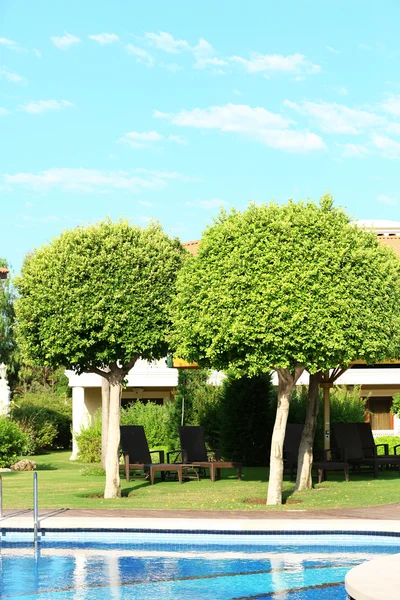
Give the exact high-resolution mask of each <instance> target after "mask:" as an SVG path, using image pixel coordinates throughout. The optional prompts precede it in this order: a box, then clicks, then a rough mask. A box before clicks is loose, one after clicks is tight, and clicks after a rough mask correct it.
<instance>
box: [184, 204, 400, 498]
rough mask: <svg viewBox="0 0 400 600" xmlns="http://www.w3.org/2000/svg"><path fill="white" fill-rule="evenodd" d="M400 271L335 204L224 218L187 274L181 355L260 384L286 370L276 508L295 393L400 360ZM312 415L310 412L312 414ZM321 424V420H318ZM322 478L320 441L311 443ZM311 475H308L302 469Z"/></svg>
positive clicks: (274, 476) (281, 377)
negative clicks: (300, 386)
mask: <svg viewBox="0 0 400 600" xmlns="http://www.w3.org/2000/svg"><path fill="white" fill-rule="evenodd" d="M399 281H400V262H399V261H398V259H397V258H396V257H395V255H394V254H393V253H392V252H391V251H389V250H387V249H385V248H382V247H381V246H379V244H378V242H377V240H376V238H375V236H374V235H373V234H372V233H370V232H367V231H363V230H361V229H358V228H357V227H355V226H354V224H352V223H351V222H350V219H349V217H348V216H347V215H346V214H345V213H344V212H343V211H342V210H340V209H338V208H334V207H333V201H332V198H331V197H330V196H329V195H326V196H324V197H323V198H322V199H321V202H320V204H319V205H317V204H315V203H313V202H311V201H307V202H300V203H295V202H293V201H289V202H288V203H287V204H285V205H282V206H279V205H277V204H275V203H271V204H269V205H262V206H256V205H250V206H249V208H248V209H247V210H245V211H244V212H243V213H240V212H237V211H235V210H233V211H232V212H231V213H229V214H228V213H226V212H224V211H222V212H221V213H220V215H219V217H218V218H217V219H216V221H215V223H214V224H213V225H212V226H210V227H209V228H208V229H207V230H206V232H205V234H204V237H203V239H202V241H201V244H200V247H199V253H198V256H197V257H191V258H190V259H189V260H188V261H187V263H185V265H184V267H183V269H182V271H181V273H180V275H179V277H178V294H177V298H176V301H175V306H174V310H173V315H174V329H175V332H174V335H173V341H174V345H175V346H176V352H177V354H178V355H179V356H181V357H182V358H185V359H187V360H195V361H197V362H198V363H199V364H200V365H211V366H212V367H213V368H217V369H225V370H226V369H229V370H233V371H236V372H237V373H238V374H242V373H246V374H247V375H248V376H254V375H258V374H261V373H266V372H268V371H269V370H270V369H271V368H272V369H275V370H276V372H277V375H278V381H279V385H278V404H277V411H276V418H275V425H274V430H273V435H272V443H271V460H270V479H269V486H268V497H267V503H268V504H280V503H281V502H282V479H283V460H282V450H283V440H284V435H285V429H286V423H287V416H288V411H289V401H290V396H291V393H292V391H293V389H294V386H295V385H296V381H297V380H298V378H299V376H300V375H301V373H302V372H303V371H304V369H305V368H306V369H307V370H308V371H309V372H310V373H311V374H316V373H318V372H319V371H324V370H326V369H329V368H333V367H337V366H344V367H346V366H348V365H349V363H351V362H352V361H354V360H355V359H356V358H358V359H362V360H365V361H366V362H367V363H369V364H371V363H375V362H378V361H379V360H383V359H385V358H387V357H388V356H392V357H394V356H397V355H398V353H399V335H400V334H399V332H400V316H399V309H398V307H399V306H400V286H399ZM311 412H312V411H310V413H311ZM310 416H311V417H312V418H313V419H315V411H314V413H313V414H311V415H310ZM302 452H303V456H304V461H303V462H304V464H305V471H307V470H308V472H309V471H310V466H311V461H312V443H311V444H310V439H306V440H305V443H304V444H303V450H302ZM301 470H302V469H301Z"/></svg>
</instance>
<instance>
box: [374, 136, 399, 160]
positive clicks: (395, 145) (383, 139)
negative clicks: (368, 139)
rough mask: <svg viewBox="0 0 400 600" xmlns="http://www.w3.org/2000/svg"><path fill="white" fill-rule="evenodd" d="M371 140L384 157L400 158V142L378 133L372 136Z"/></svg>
mask: <svg viewBox="0 0 400 600" xmlns="http://www.w3.org/2000/svg"><path fill="white" fill-rule="evenodd" d="M372 142H373V144H374V146H375V148H376V149H377V150H379V151H380V154H381V155H382V156H384V157H385V158H400V142H396V141H395V140H392V139H391V138H389V137H387V136H385V135H378V134H375V135H373V136H372Z"/></svg>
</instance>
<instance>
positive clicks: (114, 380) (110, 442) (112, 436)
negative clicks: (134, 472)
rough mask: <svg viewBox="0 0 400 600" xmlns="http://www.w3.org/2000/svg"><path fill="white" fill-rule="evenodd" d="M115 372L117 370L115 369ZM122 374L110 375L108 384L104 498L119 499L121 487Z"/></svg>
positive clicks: (119, 372) (119, 371)
mask: <svg viewBox="0 0 400 600" xmlns="http://www.w3.org/2000/svg"><path fill="white" fill-rule="evenodd" d="M115 371H117V369H115ZM122 380H123V373H122V371H121V370H120V369H118V372H114V373H112V374H111V376H110V379H109V382H110V412H109V421H108V437H107V456H106V487H105V491H104V498H120V497H121V486H120V479H119V440H120V430H119V425H120V417H121V411H120V407H121V392H122Z"/></svg>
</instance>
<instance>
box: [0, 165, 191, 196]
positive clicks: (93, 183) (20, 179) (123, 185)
mask: <svg viewBox="0 0 400 600" xmlns="http://www.w3.org/2000/svg"><path fill="white" fill-rule="evenodd" d="M138 172H140V173H142V176H141V177H138V176H137V175H136V174H135V173H138ZM173 179H176V180H180V181H192V179H190V178H187V177H185V176H184V175H181V174H180V173H174V172H169V171H165V172H164V171H148V170H146V169H136V171H134V172H130V171H99V170H96V169H82V168H80V169H68V168H61V169H57V168H56V169H48V170H46V171H40V172H38V173H15V174H9V173H6V174H4V175H3V183H4V184H5V185H8V186H11V189H13V187H15V186H22V187H24V188H27V189H30V190H34V191H38V192H46V191H49V190H52V189H58V190H62V191H66V192H85V193H91V192H96V193H108V192H111V191H113V190H122V191H126V192H130V193H135V192H140V191H144V190H154V189H155V190H157V189H163V188H165V187H166V186H167V185H168V180H173Z"/></svg>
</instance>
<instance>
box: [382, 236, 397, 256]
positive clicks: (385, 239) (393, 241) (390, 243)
mask: <svg viewBox="0 0 400 600" xmlns="http://www.w3.org/2000/svg"><path fill="white" fill-rule="evenodd" d="M378 242H379V243H380V244H382V246H386V248H392V250H393V251H394V252H395V253H396V254H397V256H400V235H378Z"/></svg>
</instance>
